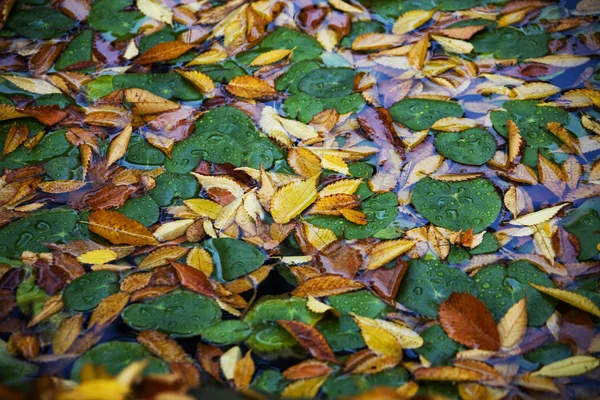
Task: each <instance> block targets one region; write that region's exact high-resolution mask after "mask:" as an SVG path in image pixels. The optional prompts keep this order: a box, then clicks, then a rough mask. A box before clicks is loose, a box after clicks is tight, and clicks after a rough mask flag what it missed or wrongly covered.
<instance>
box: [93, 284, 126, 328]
mask: <svg viewBox="0 0 600 400" xmlns="http://www.w3.org/2000/svg"><path fill="white" fill-rule="evenodd" d="M129 296H130V295H129V293H126V292H119V293H115V294H111V295H110V296H108V297H105V298H103V299H102V301H100V303H99V304H98V306H97V307H96V309H95V310H94V312H93V313H92V316H91V317H90V322H89V324H88V329H89V328H91V327H93V326H95V325H107V324H110V323H111V322H112V321H114V320H115V319H117V317H119V315H121V311H123V309H124V308H125V306H126V305H127V303H128V302H129Z"/></svg>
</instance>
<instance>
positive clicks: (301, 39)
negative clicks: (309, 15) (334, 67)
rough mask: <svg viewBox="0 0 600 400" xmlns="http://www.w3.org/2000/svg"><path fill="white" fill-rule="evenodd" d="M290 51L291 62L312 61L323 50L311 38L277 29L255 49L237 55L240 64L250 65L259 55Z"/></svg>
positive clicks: (284, 29)
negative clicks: (275, 51) (291, 51)
mask: <svg viewBox="0 0 600 400" xmlns="http://www.w3.org/2000/svg"><path fill="white" fill-rule="evenodd" d="M283 49H287V50H292V49H294V53H293V54H292V61H293V62H298V61H303V60H312V59H315V58H317V57H318V56H319V55H321V52H322V51H323V48H322V47H321V45H320V44H319V42H318V41H317V40H316V39H315V38H314V37H312V36H309V35H307V34H305V33H302V32H300V31H297V30H295V29H290V28H285V27H279V28H277V29H275V30H274V31H273V32H271V33H270V34H269V35H268V36H267V37H266V38H264V39H263V40H262V41H261V42H260V44H259V45H258V46H256V47H255V48H253V49H251V50H249V51H246V52H243V53H241V54H239V55H237V57H236V58H237V60H238V61H239V62H240V63H242V64H245V65H247V64H250V62H251V61H252V60H254V59H255V58H256V57H257V56H258V55H259V54H262V53H266V52H267V51H270V50H283Z"/></svg>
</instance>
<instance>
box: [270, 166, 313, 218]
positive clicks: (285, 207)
mask: <svg viewBox="0 0 600 400" xmlns="http://www.w3.org/2000/svg"><path fill="white" fill-rule="evenodd" d="M318 179H319V176H318V175H315V176H313V177H312V178H309V179H307V180H305V181H300V182H295V183H290V184H288V185H286V186H284V187H282V188H280V189H279V190H277V192H276V193H275V195H274V196H273V198H272V199H271V208H270V211H271V215H272V216H273V219H274V220H275V222H277V223H280V224H285V223H287V222H289V221H290V220H292V218H295V217H296V216H298V215H299V214H300V213H302V211H304V210H305V209H306V208H307V207H308V206H310V205H311V204H312V202H314V201H315V200H316V199H317V187H316V184H317V180H318Z"/></svg>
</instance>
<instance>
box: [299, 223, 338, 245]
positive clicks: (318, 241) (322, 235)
mask: <svg viewBox="0 0 600 400" xmlns="http://www.w3.org/2000/svg"><path fill="white" fill-rule="evenodd" d="M302 225H303V227H304V234H305V235H306V239H307V240H308V241H309V243H310V244H311V245H313V246H314V247H315V248H316V249H317V250H319V251H320V250H323V249H324V248H325V247H327V246H328V245H330V244H331V243H333V242H335V241H336V240H337V236H335V233H333V231H332V230H331V229H327V228H321V227H318V226H316V225H313V224H310V223H308V222H306V221H303V222H302Z"/></svg>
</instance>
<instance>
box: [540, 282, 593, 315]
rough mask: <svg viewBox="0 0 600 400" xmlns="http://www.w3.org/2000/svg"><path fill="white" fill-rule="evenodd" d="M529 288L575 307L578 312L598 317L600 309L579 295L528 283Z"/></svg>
mask: <svg viewBox="0 0 600 400" xmlns="http://www.w3.org/2000/svg"><path fill="white" fill-rule="evenodd" d="M530 285H531V286H533V287H534V288H536V289H537V290H539V291H540V292H542V293H545V294H547V295H549V296H552V297H554V298H557V299H559V300H562V301H564V302H565V303H567V304H570V305H572V306H573V307H577V308H579V309H580V310H583V311H585V312H588V313H590V314H592V315H595V316H598V317H600V309H599V308H598V306H596V304H595V303H594V302H592V301H591V300H590V299H588V298H587V297H585V296H582V295H580V294H579V293H575V292H570V291H568V290H562V289H556V288H547V287H544V286H540V285H536V284H534V283H530Z"/></svg>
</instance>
